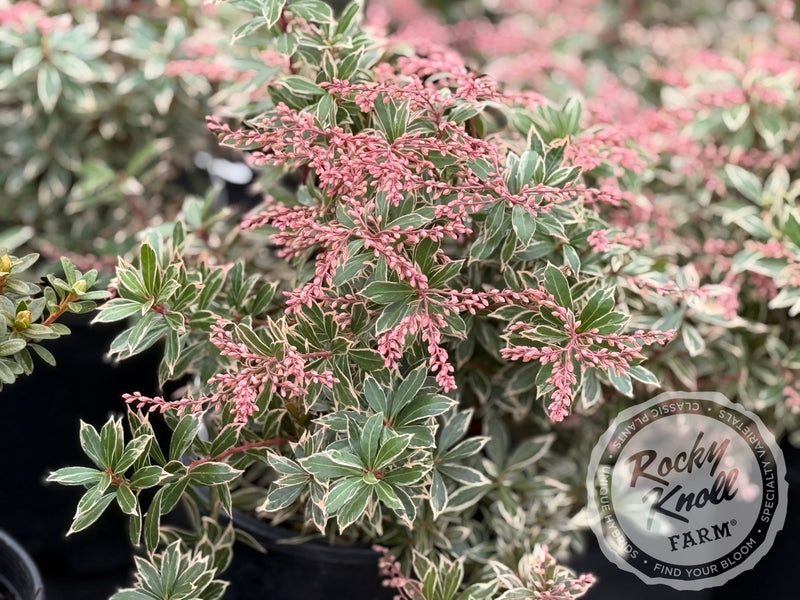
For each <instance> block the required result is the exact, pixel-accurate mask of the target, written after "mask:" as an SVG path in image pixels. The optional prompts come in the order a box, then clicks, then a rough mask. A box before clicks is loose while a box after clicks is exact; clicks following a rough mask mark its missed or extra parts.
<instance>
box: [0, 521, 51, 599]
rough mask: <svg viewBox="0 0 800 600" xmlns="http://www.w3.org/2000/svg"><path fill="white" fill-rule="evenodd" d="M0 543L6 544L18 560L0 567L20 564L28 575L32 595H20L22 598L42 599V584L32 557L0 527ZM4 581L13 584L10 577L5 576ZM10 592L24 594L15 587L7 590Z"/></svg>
mask: <svg viewBox="0 0 800 600" xmlns="http://www.w3.org/2000/svg"><path fill="white" fill-rule="evenodd" d="M0 545H3V546H6V547H7V548H8V549H9V550H10V551H11V553H12V554H13V555H15V556H16V558H17V559H18V560H19V563H18V564H17V565H7V564H0V568H2V569H3V570H5V569H6V568H7V567H8V566H12V567H13V566H22V567H23V569H25V570H26V571H27V573H28V575H29V576H30V579H31V585H32V587H33V590H34V595H33V597H31V598H26V597H24V596H22V600H44V585H43V583H42V576H41V574H40V573H39V569H38V568H37V567H36V563H35V562H33V559H32V558H31V557H30V555H29V554H28V553H27V552H26V551H25V549H24V548H23V547H22V546H20V545H19V543H18V542H17V540H15V539H14V538H12V537H11V536H10V535H8V534H7V533H6V532H5V531H3V530H2V529H0ZM5 579H6V581H8V582H9V583H10V584H12V585H14V583H15V582H14V580H13V579H12V578H10V577H5ZM9 591H11V592H16V593H18V594H24V593H25V592H26V590H18V589H16V588H14V589H12V590H9Z"/></svg>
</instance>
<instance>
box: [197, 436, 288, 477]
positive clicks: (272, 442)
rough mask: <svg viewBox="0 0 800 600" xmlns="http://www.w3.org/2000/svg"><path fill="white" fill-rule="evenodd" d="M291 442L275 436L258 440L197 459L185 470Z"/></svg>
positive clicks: (285, 438)
mask: <svg viewBox="0 0 800 600" xmlns="http://www.w3.org/2000/svg"><path fill="white" fill-rule="evenodd" d="M289 441H291V438H288V437H281V436H277V437H274V438H270V439H268V440H259V441H257V442H246V443H244V444H242V445H240V446H233V447H232V448H228V449H227V450H225V451H224V452H220V453H219V454H217V455H216V456H206V457H205V458H198V459H195V460H193V461H192V462H190V463H189V464H188V465H187V466H186V468H187V469H188V470H189V471H191V470H192V469H194V468H195V467H196V466H197V465H202V464H203V463H207V462H212V461H220V460H223V459H225V458H228V457H229V456H232V455H234V454H239V453H241V452H246V451H247V450H252V449H253V448H268V447H269V446H280V445H281V444H283V443H284V442H289Z"/></svg>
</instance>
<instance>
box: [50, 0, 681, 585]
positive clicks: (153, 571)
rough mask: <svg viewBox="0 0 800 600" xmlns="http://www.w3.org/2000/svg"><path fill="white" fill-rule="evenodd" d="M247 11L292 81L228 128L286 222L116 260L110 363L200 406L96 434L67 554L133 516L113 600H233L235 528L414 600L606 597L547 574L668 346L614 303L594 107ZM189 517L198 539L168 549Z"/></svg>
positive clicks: (563, 573)
mask: <svg viewBox="0 0 800 600" xmlns="http://www.w3.org/2000/svg"><path fill="white" fill-rule="evenodd" d="M234 4H238V5H241V6H244V8H246V9H248V10H251V11H253V12H254V13H255V14H254V16H253V17H252V18H251V19H250V20H249V21H246V22H245V23H244V24H243V26H242V27H241V28H240V29H239V31H238V37H239V38H241V40H242V41H243V42H244V43H245V44H246V46H247V47H248V48H250V49H251V51H252V52H253V53H259V54H260V55H261V56H262V57H263V56H270V57H273V62H274V63H275V64H276V65H278V66H279V68H280V71H279V73H278V74H277V75H276V76H275V77H273V78H272V79H271V80H270V81H269V82H268V83H267V84H266V85H264V86H261V87H259V88H255V89H252V90H249V91H248V95H247V96H246V97H245V100H246V102H247V105H246V106H244V107H241V106H240V107H231V108H230V109H229V110H227V111H226V115H225V116H223V117H222V118H218V117H215V118H212V119H211V120H210V121H209V124H210V127H211V129H212V131H213V132H214V133H216V134H217V136H218V137H219V139H220V140H221V142H222V143H224V144H226V145H230V146H233V147H235V148H237V149H239V150H242V151H245V152H247V153H248V154H249V156H250V159H251V162H252V164H253V165H254V166H255V167H257V168H260V169H263V172H262V174H261V175H260V179H259V183H260V185H261V187H262V189H263V191H264V194H265V199H264V202H263V204H262V205H261V206H259V207H258V208H257V209H256V210H254V211H252V212H251V213H250V214H249V215H248V216H247V217H246V218H245V219H244V220H243V221H242V223H241V230H242V233H241V235H239V236H238V237H236V240H235V241H234V242H233V243H231V244H230V245H229V246H226V247H225V251H224V252H217V253H209V252H206V251H205V250H204V249H203V246H202V243H201V242H202V240H203V236H204V233H205V232H204V231H203V230H202V228H199V227H197V226H194V225H193V224H192V223H190V222H189V221H188V219H185V218H184V219H179V220H176V221H173V222H172V223H170V224H165V225H164V226H162V227H159V228H157V229H152V230H150V231H148V232H147V233H146V234H145V242H144V243H143V244H142V245H141V247H140V251H139V256H138V259H137V260H135V261H128V260H125V259H120V261H119V263H118V266H117V269H116V279H115V283H114V286H113V289H114V291H115V297H114V298H113V299H112V300H110V301H109V302H107V303H105V304H104V305H103V306H102V307H101V309H100V312H99V313H98V316H97V317H96V321H98V322H116V321H121V320H126V319H129V326H128V327H127V328H126V329H125V330H124V331H123V332H122V333H121V334H120V335H118V336H117V338H116V339H115V340H114V341H113V342H112V344H111V354H112V355H113V356H115V357H117V358H119V359H127V358H129V357H131V356H134V355H136V354H138V353H140V352H142V351H144V350H146V349H148V348H150V347H153V346H154V345H156V344H157V343H159V342H160V341H162V340H163V343H164V345H163V349H164V354H163V360H162V362H161V366H160V369H159V375H160V379H161V380H162V382H166V381H168V380H175V379H180V380H181V381H183V382H185V383H186V385H185V387H184V389H183V390H182V393H181V394H180V395H179V396H178V397H176V398H164V397H158V396H157V397H149V396H147V395H142V394H141V393H138V392H133V393H132V394H129V395H127V396H126V400H127V402H128V404H129V410H128V414H127V424H128V428H129V430H130V431H129V434H126V433H125V430H124V427H123V424H122V421H121V420H120V419H118V418H112V419H110V420H109V421H108V422H106V423H105V425H103V426H102V428H100V429H99V430H98V429H97V428H95V427H94V426H93V425H90V424H87V423H82V424H81V431H80V439H81V445H82V447H83V449H84V451H85V453H86V454H87V456H88V458H89V459H90V461H91V462H92V463H93V466H91V467H68V468H64V469H59V470H58V471H56V472H54V473H52V474H51V475H50V477H49V480H50V481H55V482H59V483H62V484H66V485H78V486H84V487H86V488H88V489H87V491H86V493H85V494H84V495H83V497H82V498H81V499H80V501H79V503H78V508H77V511H76V513H75V518H74V520H73V523H72V527H71V529H70V532H71V533H74V532H78V531H81V530H83V529H86V528H87V527H89V526H90V525H91V524H92V523H93V522H95V521H96V520H97V519H98V518H99V516H100V515H101V514H102V513H103V512H104V511H105V510H106V509H107V508H109V507H110V506H111V505H112V504H116V505H118V507H119V508H120V509H121V510H122V511H123V512H124V513H126V514H127V515H129V519H130V537H131V541H132V543H133V544H135V545H136V544H139V543H143V544H144V550H145V551H146V555H145V556H143V557H140V558H137V577H136V582H135V585H134V587H133V588H130V589H127V590H123V591H120V592H118V594H116V595H115V597H116V598H117V599H118V600H122V599H123V598H144V597H161V598H166V597H170V598H176V597H187V598H188V597H193V598H194V597H198V598H199V597H201V598H217V597H221V595H222V593H223V592H224V590H225V584H224V583H223V582H221V581H220V580H219V579H217V577H218V576H219V575H220V574H221V573H222V572H223V570H224V569H225V567H226V566H227V565H228V564H229V561H230V547H231V544H232V542H233V539H234V533H233V529H232V526H231V525H230V523H229V522H228V518H229V515H231V514H235V513H234V510H235V509H248V510H251V511H255V512H256V513H257V514H263V515H266V516H267V517H268V518H269V519H270V520H271V521H272V523H273V524H280V525H282V526H284V527H286V528H288V529H289V530H290V531H293V532H294V534H295V536H297V535H304V536H305V535H312V534H314V535H319V536H323V537H324V538H326V539H327V540H328V541H329V542H330V543H332V544H333V545H334V546H335V545H341V544H374V543H378V544H380V545H381V546H382V547H387V548H389V549H390V552H391V556H389V555H387V554H385V555H384V558H382V559H381V565H382V567H383V569H384V571H385V573H387V574H388V575H390V579H389V582H390V584H391V586H392V587H394V588H395V590H396V593H399V594H402V595H405V596H406V597H413V598H426V599H428V600H432V599H433V598H454V597H463V598H481V597H483V598H494V597H502V598H505V599H509V598H517V597H520V598H521V597H527V596H531V595H535V594H544V593H550V594H552V595H556V596H558V597H563V598H570V597H577V596H579V595H581V594H583V593H584V592H585V590H586V589H587V588H588V586H589V584H590V583H591V581H592V580H591V577H590V576H580V577H578V576H576V575H574V574H573V573H572V572H570V571H569V570H568V569H565V568H564V567H562V566H559V565H558V564H557V563H556V561H555V559H554V558H553V554H558V555H562V554H563V553H564V552H565V551H566V550H567V548H568V547H569V546H571V545H573V544H576V543H578V540H579V533H578V531H579V529H580V519H579V518H578V517H579V513H580V509H581V506H582V503H583V499H582V498H580V497H579V496H576V495H575V494H574V490H575V489H576V488H580V486H581V483H582V479H583V472H582V469H581V465H582V459H580V458H578V456H579V455H581V454H583V455H584V456H585V452H586V443H587V441H588V440H587V438H584V437H583V436H581V435H579V434H578V433H577V432H576V426H578V425H579V424H583V423H586V421H587V420H586V419H584V418H582V417H581V416H580V414H576V415H575V416H574V417H570V415H571V414H573V413H584V412H587V411H590V410H592V409H593V407H596V406H597V402H598V400H599V399H600V394H601V392H600V390H601V389H602V386H604V385H605V386H612V387H613V388H617V389H621V390H626V389H627V388H629V387H631V386H632V385H633V381H634V380H635V381H638V382H642V383H643V384H645V385H650V386H653V385H656V384H657V380H656V378H655V377H654V376H653V374H652V373H651V372H650V371H648V370H647V369H646V368H645V367H644V366H642V364H641V363H642V362H643V361H644V359H645V356H646V352H647V351H648V350H647V348H649V347H652V346H655V347H657V346H660V345H663V344H665V343H666V342H668V341H669V340H670V339H671V338H672V336H673V335H674V330H671V329H664V330H658V329H656V328H650V327H648V328H638V329H631V328H630V327H629V326H628V323H629V321H630V318H631V315H630V314H628V307H626V306H624V305H619V304H618V299H619V298H620V296H619V289H620V284H619V276H618V270H619V269H618V265H617V264H616V263H615V261H614V260H612V259H611V258H610V257H609V256H608V255H607V254H605V253H603V252H598V251H597V247H596V246H597V243H596V240H597V232H598V231H601V230H605V229H607V228H608V224H607V223H606V222H605V221H604V220H603V217H602V216H601V214H600V210H599V208H598V207H600V206H603V205H604V204H605V203H610V204H617V203H619V201H620V197H619V194H618V193H616V192H615V191H613V190H611V191H609V190H608V189H601V188H599V187H596V186H594V185H593V180H592V179H591V178H590V177H587V176H585V175H584V173H585V172H586V171H587V169H586V167H585V166H582V165H580V164H579V162H578V161H576V160H575V157H574V155H573V154H572V153H571V148H572V146H571V140H573V139H574V138H575V137H576V136H578V135H579V134H580V131H581V123H580V119H581V105H580V103H579V102H577V101H575V100H574V99H573V100H570V101H568V102H566V103H565V104H563V105H553V104H551V103H548V102H544V101H542V99H541V98H538V97H536V96H533V95H530V94H519V93H514V92H503V91H501V90H500V89H499V88H498V86H497V84H496V82H495V81H494V80H493V79H492V78H490V77H488V76H479V75H477V74H475V73H474V72H473V71H471V70H469V69H468V68H467V67H466V66H465V64H464V62H463V60H462V59H461V58H460V57H459V55H458V54H457V53H455V52H453V51H450V50H447V49H445V48H437V47H433V46H431V47H429V48H426V51H425V53H424V54H422V53H419V52H417V51H416V50H415V48H414V47H413V46H409V45H407V44H397V43H394V42H392V41H391V40H387V39H385V38H382V37H380V36H378V35H375V34H372V33H369V32H365V31H363V30H362V22H361V18H362V7H361V5H360V4H359V3H357V2H356V3H352V4H350V5H349V6H348V7H347V8H345V9H344V11H343V12H342V13H341V15H339V16H338V17H334V16H333V14H332V11H331V9H330V8H329V7H328V6H327V5H326V4H324V3H322V2H318V1H315V0H294V1H292V2H284V1H282V0H260V1H258V2H234ZM230 121H232V122H233V124H232V125H231V124H230ZM286 173H288V174H291V175H292V176H293V177H294V181H296V182H297V185H296V186H294V187H291V186H287V185H282V186H281V185H278V182H279V181H281V179H280V178H281V177H282V176H284V174H286ZM256 244H261V246H262V247H267V246H268V244H272V246H271V248H272V249H273V250H274V252H275V253H276V255H277V259H281V260H285V261H287V262H288V263H289V265H290V266H291V269H289V270H288V271H286V270H285V271H283V273H281V272H280V271H279V270H278V269H276V267H275V266H274V264H273V263H274V262H275V260H277V259H276V258H275V257H270V256H267V255H266V253H261V254H260V255H259V254H258V253H255V254H254V253H252V251H251V250H252V248H253V247H254V246H255V245H256ZM242 248H246V249H247V251H246V252H245V258H246V260H242V259H239V255H240V254H241V253H242ZM153 412H159V413H162V414H163V417H164V419H165V421H166V422H167V424H168V426H169V428H170V429H171V431H172V433H171V438H170V441H169V443H168V444H164V445H163V447H162V445H161V444H159V443H158V441H157V440H156V437H155V436H154V433H153V427H152V424H151V422H150V414H151V413H153ZM571 424H572V426H571ZM203 489H207V491H206V492H203V491H202V490H203ZM181 501H183V503H184V505H186V506H187V507H188V508H189V516H190V522H191V525H192V527H191V528H188V529H187V528H175V527H171V526H169V525H167V524H165V523H162V516H164V515H167V514H169V513H171V512H172V511H173V509H174V508H175V507H176V506H177V505H178V504H179V503H180V502H181ZM200 505H204V506H205V510H204V511H202V510H200V508H199V507H200ZM241 523H242V519H241V518H240V517H236V516H234V518H233V524H234V525H239V524H241ZM565 534H566V535H565ZM239 536H240V537H245V538H248V537H249V538H252V536H247V535H244V536H243V535H242V534H241V532H240V533H239ZM250 541H253V540H252V539H250ZM394 557H396V558H397V561H398V562H395V558H394ZM377 559H378V554H374V555H373V560H374V563H373V564H377ZM265 560H269V556H267V557H266V558H265ZM297 585H302V582H299V583H297Z"/></svg>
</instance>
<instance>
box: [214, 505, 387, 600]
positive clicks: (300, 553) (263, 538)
mask: <svg viewBox="0 0 800 600" xmlns="http://www.w3.org/2000/svg"><path fill="white" fill-rule="evenodd" d="M234 523H235V525H236V527H237V528H239V529H242V530H244V531H246V532H247V533H249V534H250V535H252V536H253V537H254V538H255V539H256V540H257V541H258V542H259V543H260V544H261V545H262V546H264V548H265V549H266V553H262V552H258V551H257V550H254V549H253V548H251V547H249V546H245V545H244V544H241V543H238V544H237V545H236V547H235V549H234V557H233V561H232V563H231V566H230V567H229V568H228V570H227V571H225V573H224V574H223V575H222V576H223V578H225V579H226V580H228V581H230V587H229V588H228V591H227V592H226V594H225V600H392V598H393V597H394V593H393V590H391V589H389V588H386V587H384V586H383V585H382V582H381V578H380V577H379V574H378V554H377V553H376V552H375V551H373V550H372V549H370V548H368V547H364V546H360V547H359V546H331V545H329V544H328V543H326V542H325V541H322V540H311V541H304V542H302V543H294V542H292V541H291V540H292V538H294V537H295V534H294V533H292V532H291V531H289V530H287V529H281V528H278V527H274V526H272V525H269V524H267V523H264V522H262V521H259V520H257V519H255V518H253V517H250V516H248V515H246V514H244V513H241V512H236V513H235V514H234Z"/></svg>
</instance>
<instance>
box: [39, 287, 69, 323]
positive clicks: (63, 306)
mask: <svg viewBox="0 0 800 600" xmlns="http://www.w3.org/2000/svg"><path fill="white" fill-rule="evenodd" d="M77 299H78V297H77V296H76V295H75V294H73V293H69V294H67V297H66V298H64V299H63V300H62V301H61V302H60V303H59V304H58V308H57V309H56V312H54V313H52V314H51V315H50V316H49V317H47V318H46V319H45V320H44V321H43V322H42V325H52V324H53V323H55V320H56V319H58V317H60V316H61V315H63V314H64V313H65V312H67V307H68V306H69V305H70V304H71V303H72V302H74V301H75V300H77Z"/></svg>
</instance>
